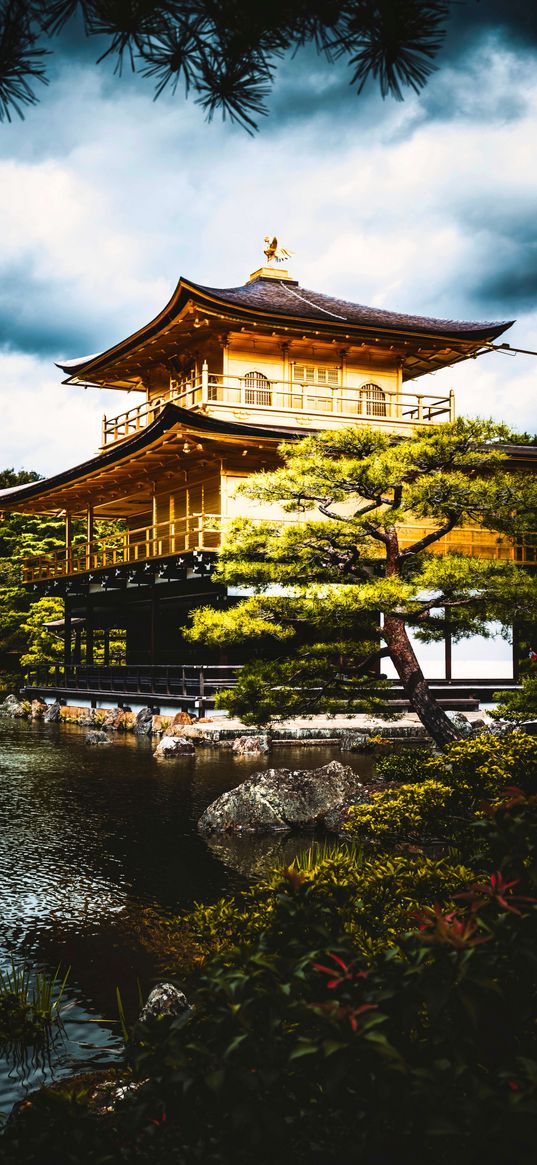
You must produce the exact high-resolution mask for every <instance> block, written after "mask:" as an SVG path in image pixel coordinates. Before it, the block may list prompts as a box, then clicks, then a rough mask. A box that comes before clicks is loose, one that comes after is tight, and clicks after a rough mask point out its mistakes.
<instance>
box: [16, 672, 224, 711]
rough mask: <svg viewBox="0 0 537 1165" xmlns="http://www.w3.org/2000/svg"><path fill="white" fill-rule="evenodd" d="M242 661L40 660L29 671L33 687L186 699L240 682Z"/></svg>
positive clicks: (30, 682) (200, 697) (198, 696)
mask: <svg viewBox="0 0 537 1165" xmlns="http://www.w3.org/2000/svg"><path fill="white" fill-rule="evenodd" d="M241 666H242V665H240V664H229V665H225V666H220V665H217V664H179V665H177V664H176V665H170V666H166V665H161V664H157V665H144V664H142V665H133V664H121V665H115V666H110V667H98V666H95V667H94V666H90V665H86V664H73V665H64V664H50V665H46V664H41V665H39V666H38V667H34V668H30V669H29V670H28V671H27V673H26V677H25V680H26V685H27V687H30V688H57V689H58V690H59V691H60V692H61V691H62V690H69V691H76V692H80V693H81V694H82V693H84V692H85V693H89V694H91V693H93V692H98V693H99V694H100V695H101V696H103V695H104V696H105V695H106V694H107V693H109V694H110V695H111V696H115V697H117V696H121V695H124V696H129V695H138V696H140V695H142V696H143V695H145V696H147V697H148V698H158V697H159V696H161V697H162V696H173V697H182V698H183V699H184V701H185V702H190V703H192V702H193V701H195V700H199V699H202V700H203V699H204V698H205V699H206V698H207V697H208V698H210V697H211V696H214V695H215V693H216V692H218V691H220V690H221V689H222V688H233V687H235V684H236V683H237V677H238V673H239V672H240V670H241Z"/></svg>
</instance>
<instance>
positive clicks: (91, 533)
mask: <svg viewBox="0 0 537 1165" xmlns="http://www.w3.org/2000/svg"><path fill="white" fill-rule="evenodd" d="M94 538H95V522H94V519H93V506H88V510H87V514H86V542H87V546H86V570H91V568H92V565H93V563H92V550H93V545H92V544H93V540H94Z"/></svg>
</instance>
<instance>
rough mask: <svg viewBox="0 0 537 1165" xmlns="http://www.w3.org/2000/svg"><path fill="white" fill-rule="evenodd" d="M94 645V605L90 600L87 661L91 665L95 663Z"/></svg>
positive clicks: (87, 626)
mask: <svg viewBox="0 0 537 1165" xmlns="http://www.w3.org/2000/svg"><path fill="white" fill-rule="evenodd" d="M93 645H94V636H93V607H92V606H91V604H90V602H89V601H88V605H87V607H86V663H87V664H89V665H90V666H91V665H92V663H93Z"/></svg>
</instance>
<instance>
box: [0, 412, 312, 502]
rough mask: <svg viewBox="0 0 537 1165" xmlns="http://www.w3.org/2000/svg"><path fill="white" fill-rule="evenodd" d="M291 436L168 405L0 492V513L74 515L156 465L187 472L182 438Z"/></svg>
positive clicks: (267, 440) (248, 441) (258, 442)
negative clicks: (143, 424) (66, 463)
mask: <svg viewBox="0 0 537 1165" xmlns="http://www.w3.org/2000/svg"><path fill="white" fill-rule="evenodd" d="M299 433H300V435H301V436H303V435H304V430H298V429H297V430H296V434H297V435H298V434H299ZM293 435H294V432H293V430H292V429H277V428H269V427H268V426H265V425H264V426H263V428H260V427H258V426H255V425H243V424H240V423H238V422H234V421H224V420H219V419H218V418H215V417H208V416H205V415H204V414H203V413H194V412H191V411H190V410H188V409H182V408H179V407H178V406H177V405H174V404H167V405H165V407H164V408H163V410H162V412H161V413H159V415H158V417H157V418H156V419H155V420H154V421H153V422H152V423H151V424H150V425H148V426H147V428H145V429H141V430H140V432H138V433H135V434H134V435H133V436H132V437H127V438H126V439H125V440H124V441H121V442H118V443H117V444H116V445H113V446H111V447H110V448H109V449H106V450H104V451H103V452H102V453H98V454H97V455H96V456H95V457H91V458H90V459H89V460H88V461H83V462H82V463H81V464H80V465H75V466H73V467H72V468H70V469H65V470H62V471H61V472H60V473H56V474H53V476H52V477H47V478H42V479H41V480H40V481H32V482H29V483H27V484H25V485H16V486H11V487H10V488H9V489H3V490H0V511H2V510H15V511H17V510H20V511H21V512H22V513H24V512H25V511H28V512H31V513H33V512H35V513H50V512H51V511H53V510H55V509H64V508H67V509H71V510H72V512H73V513H75V512H76V511H77V509H81V508H83V506H84V505H86V504H92V503H93V495H95V494H99V493H100V490H101V489H103V488H104V489H105V491H110V490H112V491H113V489H114V488H115V487H116V486H117V487H119V488H120V490H121V489H122V488H123V484H124V483H125V482H126V481H134V480H138V479H139V480H140V481H142V480H143V481H146V480H147V479H148V475H151V473H152V472H153V470H154V468H155V466H159V467H161V466H164V465H167V466H168V468H173V470H174V472H177V470H178V469H182V468H185V467H186V466H187V465H188V464H189V463H190V461H191V458H190V455H189V454H187V453H185V452H184V451H182V449H181V445H182V443H184V442H185V439H186V438H194V440H195V439H196V438H198V439H199V440H201V439H205V441H206V442H207V441H211V440H212V441H214V443H215V444H217V445H219V446H221V445H222V443H224V444H225V443H228V444H231V445H233V446H235V447H236V446H237V445H238V444H243V445H246V446H247V445H252V444H253V445H254V446H255V447H256V448H260V447H261V446H264V447H267V446H272V447H274V445H277V444H279V443H280V442H281V441H283V440H289V438H290V437H291V438H292V437H293ZM238 439H239V440H238ZM168 463H169V465H168ZM112 496H113V493H112ZM118 500H119V501H121V499H120V498H119V499H118Z"/></svg>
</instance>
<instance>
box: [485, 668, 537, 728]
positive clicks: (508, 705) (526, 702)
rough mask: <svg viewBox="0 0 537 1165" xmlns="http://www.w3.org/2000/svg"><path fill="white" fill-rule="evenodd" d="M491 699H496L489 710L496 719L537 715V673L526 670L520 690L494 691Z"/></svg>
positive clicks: (520, 718)
mask: <svg viewBox="0 0 537 1165" xmlns="http://www.w3.org/2000/svg"><path fill="white" fill-rule="evenodd" d="M493 699H494V700H498V704H497V705H496V707H495V708H493V709H492V711H491V716H494V717H496V719H502V720H503V719H505V720H513V721H517V720H528V719H530V718H533V717H535V716H537V674H535V673H533V672H528V674H527V675H524V676H522V679H521V683H520V691H518V692H494V695H493Z"/></svg>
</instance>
